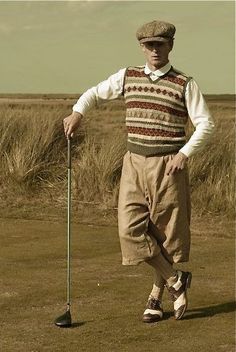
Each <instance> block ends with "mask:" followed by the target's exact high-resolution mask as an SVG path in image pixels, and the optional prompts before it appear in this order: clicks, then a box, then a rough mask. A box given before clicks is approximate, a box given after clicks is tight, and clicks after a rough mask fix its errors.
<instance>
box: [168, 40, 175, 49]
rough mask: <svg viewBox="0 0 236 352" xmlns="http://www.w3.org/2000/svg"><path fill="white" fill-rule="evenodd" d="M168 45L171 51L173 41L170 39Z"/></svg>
mask: <svg viewBox="0 0 236 352" xmlns="http://www.w3.org/2000/svg"><path fill="white" fill-rule="evenodd" d="M169 45H170V50H172V49H173V46H174V39H170V41H169Z"/></svg>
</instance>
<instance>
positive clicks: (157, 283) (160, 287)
mask: <svg viewBox="0 0 236 352" xmlns="http://www.w3.org/2000/svg"><path fill="white" fill-rule="evenodd" d="M164 287H165V280H164V279H163V277H162V276H161V274H160V272H159V271H158V270H155V274H154V284H153V287H152V291H151V293H150V296H149V297H150V298H151V297H152V298H155V299H158V300H159V301H162V295H163V292H164Z"/></svg>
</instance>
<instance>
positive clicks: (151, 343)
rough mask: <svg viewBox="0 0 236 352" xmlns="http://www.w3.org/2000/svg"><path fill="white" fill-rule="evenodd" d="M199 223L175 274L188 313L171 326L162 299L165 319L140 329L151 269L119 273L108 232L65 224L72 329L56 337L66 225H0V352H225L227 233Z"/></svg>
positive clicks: (229, 280) (230, 346) (230, 344)
mask: <svg viewBox="0 0 236 352" xmlns="http://www.w3.org/2000/svg"><path fill="white" fill-rule="evenodd" d="M200 220H201V219H198V220H197V219H196V220H195V221H194V222H193V236H192V252H191V260H190V262H189V263H188V264H185V265H180V266H179V267H181V268H188V269H190V270H191V271H192V272H193V282H192V287H191V289H190V290H189V301H190V303H189V309H188V312H187V313H186V316H185V318H184V319H183V320H182V321H175V320H174V318H173V313H172V304H171V303H170V301H169V297H168V295H167V293H165V294H164V309H165V319H164V320H163V321H162V322H160V323H158V324H151V325H146V324H144V323H142V321H141V317H142V313H143V309H144V306H145V302H146V300H147V297H148V294H149V291H150V289H151V286H152V272H151V270H150V268H149V267H147V266H145V265H144V264H143V265H140V266H138V267H123V266H122V265H120V263H121V256H120V248H119V241H118V235H117V229H116V227H112V226H97V225H93V226H92V225H90V226H88V225H80V224H74V225H73V227H72V232H73V237H72V248H73V260H72V273H73V275H72V281H73V285H72V287H73V289H72V297H73V299H72V302H73V304H72V317H73V322H74V324H73V327H72V328H71V329H60V328H57V327H56V326H54V324H53V320H54V318H55V317H57V316H58V315H60V314H62V313H63V312H64V311H65V297H66V292H65V288H66V284H65V279H66V262H65V245H66V236H65V231H66V224H65V223H64V222H63V221H61V220H59V219H58V220H57V221H56V222H55V221H50V222H49V221H35V220H20V219H18V220H17V219H16V220H13V219H1V228H0V229H1V246H0V261H1V265H0V274H1V275H0V277H1V285H0V302H1V305H0V307H1V321H2V324H1V351H4V352H23V351H24V352H44V351H48V352H61V351H68V352H77V351H84V352H90V351H91V352H107V351H112V352H113V351H114V352H125V351H128V352H131V351H134V350H135V351H137V352H144V351H150V352H157V351H158V352H159V351H160V352H162V351H167V352H176V351H177V352H183V351H186V352H196V351H203V352H216V351H217V352H221V351H222V352H223V351H224V352H233V351H234V309H235V304H234V292H233V291H234V279H233V278H234V240H233V228H232V224H230V223H228V225H227V224H226V227H225V223H224V224H221V223H220V222H218V224H217V228H216V226H215V221H213V220H212V219H210V218H209V219H208V220H207V219H205V221H204V223H203V222H201V221H200ZM206 223H207V232H206V231H205V230H206ZM219 258H220V260H219Z"/></svg>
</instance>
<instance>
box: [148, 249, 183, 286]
mask: <svg viewBox="0 0 236 352" xmlns="http://www.w3.org/2000/svg"><path fill="white" fill-rule="evenodd" d="M146 262H147V263H148V264H149V265H151V266H152V267H153V268H154V269H155V271H156V273H157V275H158V274H159V273H160V275H161V276H162V278H163V279H164V280H165V281H166V282H167V284H168V285H169V286H173V285H174V284H175V283H176V282H177V280H178V275H177V271H176V270H175V269H174V268H173V266H172V264H171V263H169V262H168V261H167V260H166V259H165V257H164V256H163V254H162V253H159V254H158V255H157V256H156V257H153V258H151V259H148V260H147V261H146Z"/></svg>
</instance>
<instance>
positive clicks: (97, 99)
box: [73, 62, 214, 157]
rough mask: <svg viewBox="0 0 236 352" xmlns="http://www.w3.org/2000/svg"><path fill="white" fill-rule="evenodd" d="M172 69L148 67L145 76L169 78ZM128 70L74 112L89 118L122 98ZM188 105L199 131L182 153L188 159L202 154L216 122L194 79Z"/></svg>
mask: <svg viewBox="0 0 236 352" xmlns="http://www.w3.org/2000/svg"><path fill="white" fill-rule="evenodd" d="M170 68H171V64H170V63H169V62H168V63H167V64H166V65H165V66H163V67H162V68H160V69H158V70H156V71H151V70H150V69H149V67H148V65H147V64H146V65H145V69H144V72H145V74H147V75H149V76H150V78H151V80H152V81H155V80H156V79H158V78H159V77H161V76H163V75H164V74H166V73H167V72H168V71H169V70H170ZM125 71H126V68H123V69H121V70H119V71H118V72H117V73H115V74H113V75H111V76H110V77H108V79H107V80H105V81H103V82H100V83H99V84H98V85H97V86H95V87H92V88H90V89H88V90H87V91H86V92H85V93H84V94H83V95H81V97H80V98H79V100H78V101H77V103H76V104H75V105H74V106H73V111H76V112H79V113H81V114H82V115H85V114H86V113H87V112H88V110H90V109H91V108H93V107H95V106H96V105H99V104H101V103H103V102H106V101H108V100H112V99H116V98H119V97H120V96H121V95H122V91H123V83H124V77H125ZM185 104H186V108H187V111H188V115H189V117H190V119H191V121H192V124H193V126H194V128H195V131H194V133H193V134H192V136H191V137H190V139H189V140H188V142H187V143H186V144H185V145H184V146H183V147H182V148H181V149H180V152H181V153H183V154H185V155H186V156H187V157H190V156H192V155H194V154H195V153H196V152H198V151H199V150H201V149H202V148H203V147H204V145H205V144H206V142H207V141H208V139H209V137H210V135H211V134H212V132H213V130H214V121H213V119H212V116H211V114H210V112H209V109H208V107H207V104H206V102H205V99H204V97H203V95H202V93H201V91H200V89H199V87H198V85H197V83H196V82H195V80H194V79H190V80H189V82H188V83H187V86H186V91H185Z"/></svg>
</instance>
